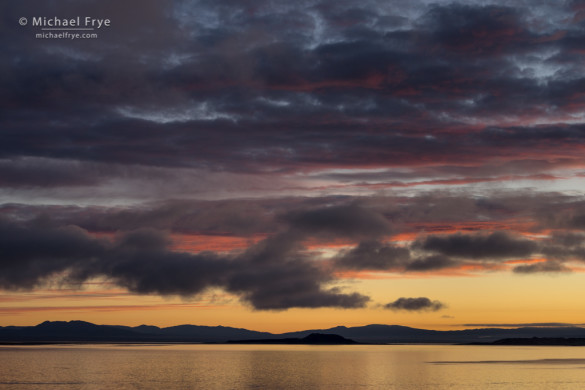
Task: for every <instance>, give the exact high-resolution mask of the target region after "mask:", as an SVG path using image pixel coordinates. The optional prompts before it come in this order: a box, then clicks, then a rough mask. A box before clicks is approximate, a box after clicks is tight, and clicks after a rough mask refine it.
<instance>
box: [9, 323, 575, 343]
mask: <svg viewBox="0 0 585 390" xmlns="http://www.w3.org/2000/svg"><path fill="white" fill-rule="evenodd" d="M312 333H316V334H321V335H330V336H331V337H333V335H336V336H338V337H342V338H344V339H350V340H355V341H356V342H358V343H451V344H457V343H492V342H495V341H497V340H502V339H527V338H533V337H536V338H549V339H561V338H565V339H567V338H568V339H580V338H582V339H585V328H579V327H559V328H550V327H546V328H545V327H542V328H539V327H524V328H514V329H502V328H484V329H468V330H456V331H437V330H426V329H416V328H410V327H407V326H398V325H366V326H357V327H351V328H348V327H345V326H337V327H334V328H329V329H311V330H305V331H300V332H289V333H282V334H272V333H268V332H256V331H252V330H248V329H241V328H231V327H224V326H197V325H179V326H171V327H166V328H159V327H156V326H150V325H140V326H136V327H130V326H120V325H95V324H92V323H89V322H84V321H69V322H65V321H53V322H50V321H46V322H43V323H41V324H39V325H36V326H6V327H0V342H4V343H25V342H191V343H199V342H219V343H223V342H226V341H228V340H256V341H258V340H274V339H280V340H282V339H304V338H306V337H308V336H310V335H311V334H312ZM313 337H315V336H313ZM324 337H326V336H324Z"/></svg>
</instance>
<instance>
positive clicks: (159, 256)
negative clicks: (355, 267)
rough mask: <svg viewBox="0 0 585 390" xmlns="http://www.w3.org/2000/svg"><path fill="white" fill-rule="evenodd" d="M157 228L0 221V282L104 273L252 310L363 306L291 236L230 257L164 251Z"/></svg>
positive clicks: (13, 285) (136, 288)
mask: <svg viewBox="0 0 585 390" xmlns="http://www.w3.org/2000/svg"><path fill="white" fill-rule="evenodd" d="M168 246H169V241H168V240H167V238H166V237H165V236H164V235H163V234H161V232H160V231H157V230H152V229H141V230H137V231H132V232H128V233H126V234H120V235H118V236H117V237H116V239H115V240H114V241H113V242H110V241H106V240H100V239H96V238H93V237H91V236H89V235H88V234H87V233H86V232H85V231H84V230H82V229H80V228H77V227H57V226H52V225H51V224H50V222H43V221H37V222H36V223H34V224H29V225H28V226H27V225H19V224H15V223H8V222H4V221H3V222H2V223H1V224H0V249H1V253H2V256H1V257H0V269H1V272H0V275H1V276H0V287H2V288H4V289H9V290H19V289H32V288H34V287H37V286H40V285H42V284H44V283H46V282H47V281H50V280H52V279H55V278H56V279H57V281H60V282H61V283H69V284H73V285H75V284H76V283H80V282H83V281H86V280H88V279H91V278H93V277H104V278H106V279H108V280H111V281H112V282H113V283H115V284H117V285H118V286H121V287H124V288H126V289H128V290H129V291H132V292H136V293H140V294H160V295H180V296H186V297H188V296H194V295H197V294H199V293H202V292H203V291H205V290H206V289H207V288H210V287H220V288H224V289H225V290H227V291H229V292H232V293H235V294H237V295H239V296H240V297H241V299H242V300H243V301H244V302H247V303H249V304H250V305H251V306H252V307H254V308H256V309H266V310H268V309H271V310H280V309H288V308H291V307H345V308H355V307H363V306H364V305H365V304H366V302H367V301H368V300H369V298H368V297H367V296H364V295H361V294H358V293H350V294H347V293H343V292H342V291H340V290H339V289H338V288H329V289H328V288H326V287H325V285H326V284H327V283H328V282H331V281H333V277H332V276H331V274H330V273H329V272H328V271H325V270H323V269H321V268H319V267H318V266H317V265H316V264H314V263H313V262H311V261H309V260H308V259H307V258H305V257H303V255H302V254H301V251H300V249H301V247H300V246H299V242H298V240H297V238H296V237H294V236H291V235H280V236H275V237H271V238H269V239H267V240H265V241H262V242H260V243H259V244H257V245H255V246H252V247H250V248H248V250H246V251H245V252H244V253H242V254H240V255H237V256H225V255H219V254H216V253H213V252H202V253H198V254H191V253H181V252H174V251H171V250H170V249H169V248H168Z"/></svg>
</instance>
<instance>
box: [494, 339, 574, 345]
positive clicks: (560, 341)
mask: <svg viewBox="0 0 585 390" xmlns="http://www.w3.org/2000/svg"><path fill="white" fill-rule="evenodd" d="M490 345H566V346H584V345H585V338H566V337H554V338H553V337H531V338H522V339H503V340H497V341H494V342H493V343H490Z"/></svg>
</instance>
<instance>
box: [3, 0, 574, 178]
mask: <svg viewBox="0 0 585 390" xmlns="http://www.w3.org/2000/svg"><path fill="white" fill-rule="evenodd" d="M34 4H35V6H34V7H33V6H30V5H21V4H8V3H6V4H3V5H2V12H1V14H2V15H3V23H2V27H1V28H2V34H1V35H2V43H3V47H4V48H5V50H4V54H5V55H4V57H3V60H2V62H1V63H0V67H1V68H0V69H1V70H2V72H0V74H2V75H3V76H2V77H0V86H1V87H2V88H0V91H2V92H0V101H2V102H3V103H4V104H3V105H2V106H3V107H4V110H3V112H2V114H3V115H2V120H1V121H0V124H1V126H2V128H3V131H2V142H1V143H0V158H2V159H6V160H8V159H19V158H24V157H37V158H38V157H45V158H48V157H50V158H53V159H63V160H67V161H69V160H83V161H99V162H102V163H109V164H124V165H134V164H140V165H144V166H156V167H161V166H164V167H197V168H201V169H206V170H209V172H210V173H212V172H213V173H216V172H218V171H229V172H248V173H250V172H254V173H257V174H263V173H265V172H267V171H271V172H306V171H307V169H318V168H331V167H336V168H337V167H355V166H360V167H380V166H387V167H397V166H401V167H405V166H408V167H411V168H412V169H413V170H414V171H417V172H415V173H414V174H413V177H418V178H422V177H423V176H424V174H425V172H428V171H425V169H428V167H437V166H438V165H445V166H446V167H448V169H447V170H449V171H450V172H451V175H449V176H451V177H459V178H460V174H458V173H456V172H457V170H458V169H461V170H465V168H470V167H477V168H478V169H480V171H481V172H483V173H484V178H485V179H489V178H490V177H489V175H487V176H486V175H485V173H487V172H488V171H489V170H490V169H489V168H493V165H494V160H497V161H498V162H500V163H501V164H503V165H505V164H506V161H515V160H517V159H519V160H520V161H523V162H525V164H524V166H525V167H526V170H522V169H520V167H519V165H518V166H517V171H518V172H517V174H525V173H528V172H533V171H534V166H542V164H546V162H547V161H551V158H553V156H555V157H554V158H558V153H556V152H555V151H557V150H559V148H562V149H563V150H565V151H567V152H569V151H575V150H576V149H575V148H576V147H577V145H578V144H579V143H580V142H581V141H582V139H583V132H582V129H581V127H582V125H580V124H563V123H562V118H563V117H565V116H566V115H569V116H570V115H571V114H573V113H574V111H575V110H577V112H578V110H579V108H578V107H579V102H580V100H579V99H580V97H579V96H580V95H579V94H580V91H581V90H582V89H583V83H584V81H583V78H582V75H581V72H580V66H579V64H580V63H581V62H580V57H579V54H578V50H581V49H582V44H580V43H579V42H582V39H581V38H582V37H583V35H584V31H583V29H582V28H580V27H579V25H578V24H576V23H573V24H571V23H569V22H568V21H570V20H571V18H570V17H569V16H574V10H573V9H572V8H571V7H569V6H568V5H567V4H560V5H558V6H557V7H550V6H547V5H546V4H543V3H540V4H538V5H532V6H531V7H527V6H526V5H525V4H522V3H518V2H515V3H510V2H505V3H503V2H502V4H504V5H498V4H497V2H496V4H494V5H490V6H484V5H478V4H473V3H469V4H466V5H462V4H457V3H453V4H446V5H441V4H438V3H436V4H433V3H431V4H430V5H429V6H428V7H427V6H423V5H422V4H420V3H418V2H412V4H400V5H393V7H392V8H391V9H385V7H379V6H377V5H376V4H375V2H374V3H372V2H364V3H361V4H355V3H346V2H338V3H336V4H335V5H332V4H326V3H322V2H316V3H311V4H309V3H303V4H299V5H298V6H295V7H290V6H289V5H287V4H284V3H281V2H276V3H274V2H266V3H264V2H261V3H258V4H249V3H248V2H243V3H232V2H227V3H224V2H222V4H212V3H209V2H197V3H194V2H190V1H180V2H176V3H173V5H172V6H168V5H162V4H161V3H159V2H151V1H147V2H141V4H140V8H141V10H142V12H141V13H140V15H135V12H133V9H134V8H135V7H136V5H128V4H124V5H123V4H119V3H116V2H112V1H107V2H95V1H84V2H82V3H78V2H70V1H67V2H60V3H59V4H58V5H55V4H51V5H48V4H46V3H45V2H34ZM81 11H83V12H81ZM80 12H81V13H83V14H92V15H95V16H96V17H109V18H111V19H112V27H111V28H109V29H107V30H102V31H100V37H99V39H95V40H83V42H82V40H78V41H72V42H71V41H65V40H40V39H34V38H33V35H32V34H33V33H34V28H32V26H28V27H25V28H23V27H22V26H19V25H18V23H17V20H18V18H19V17H21V16H22V15H25V16H27V17H32V16H34V15H36V14H39V15H54V14H56V15H61V16H63V17H67V16H70V15H77V14H79V13H80ZM33 14H34V15H33ZM542 15H547V17H543V16H542ZM364 21H367V23H365V22H364ZM561 21H562V22H563V23H564V24H561ZM566 23H569V26H568V27H567V26H566ZM537 25H538V26H540V27H539V28H535V27H534V26H537ZM563 28H564V29H565V30H568V31H566V32H565V33H564V35H563V30H562V29H563ZM429 53H431V54H432V55H429ZM551 53H556V54H554V55H553V54H551ZM550 116H552V118H551V119H550V120H549V119H547V118H549V117H550ZM527 117H528V118H535V120H536V119H541V118H542V121H543V122H545V124H544V125H542V126H536V125H534V124H533V123H530V121H526V120H525V119H526V118H527ZM506 118H508V119H510V118H512V119H515V120H508V119H506ZM556 118H561V119H559V120H557V119H556ZM503 119H506V120H505V121H504V120H503ZM499 122H502V123H499ZM525 122H526V123H525ZM509 123H512V124H509ZM547 123H548V124H547ZM364 126H365V127H366V128H367V129H368V130H367V131H363V129H364ZM470 127H473V128H474V129H473V130H470ZM475 127H479V129H475ZM482 128H483V130H484V131H477V130H481V129H482ZM274 129H278V131H275V130H274ZM429 135H432V137H427V136H429ZM519 152H521V153H519ZM547 154H549V155H547ZM564 155H566V156H570V157H567V159H568V160H571V161H573V162H577V161H581V157H580V156H579V155H578V153H564ZM519 156H520V157H519ZM484 166H485V167H487V168H486V169H483V170H482V167H484ZM23 169H24V167H21V168H18V169H16V168H14V169H12V170H10V172H8V170H7V173H8V174H7V176H6V177H7V178H8V179H6V184H5V185H8V186H12V187H22V186H26V185H28V184H27V183H29V184H30V183H32V185H42V186H47V185H51V183H52V185H54V186H67V185H70V184H71V183H77V182H78V180H81V182H82V183H86V184H87V183H90V184H95V179H96V178H95V174H92V173H88V174H87V175H85V181H84V180H82V177H78V176H77V175H73V176H72V175H71V174H68V173H67V172H65V171H60V172H59V173H57V172H56V171H54V170H53V169H49V168H47V169H46V171H47V176H46V177H47V179H45V180H43V179H42V178H40V177H33V176H34V175H32V173H30V172H29V173H28V174H27V172H24V174H23V175H22V176H21V178H19V177H20V175H18V172H20V171H21V170H23ZM419 169H420V171H418V170H419ZM438 170H440V167H439V168H438ZM467 170H468V171H469V169H467ZM504 170H505V169H501V172H503V171H504ZM17 171H18V172H17ZM478 173H479V172H478ZM80 176H81V175H80ZM49 178H50V180H49Z"/></svg>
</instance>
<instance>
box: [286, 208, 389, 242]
mask: <svg viewBox="0 0 585 390" xmlns="http://www.w3.org/2000/svg"><path fill="white" fill-rule="evenodd" d="M283 218H284V220H285V221H286V222H288V223H289V224H290V225H291V226H292V227H293V228H295V229H298V230H299V231H302V232H303V234H310V235H312V234H317V235H319V234H325V235H333V236H336V237H351V238H359V237H378V236H382V235H387V234H389V233H390V232H391V231H392V225H391V223H390V222H389V221H388V219H387V218H385V217H384V215H382V214H381V213H380V212H377V211H375V210H371V209H369V208H368V207H367V206H366V207H363V206H360V205H359V204H357V203H352V204H349V205H343V206H331V207H322V208H318V209H314V210H302V211H298V212H297V211H294V212H291V213H289V214H287V215H285V216H284V217H283Z"/></svg>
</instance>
